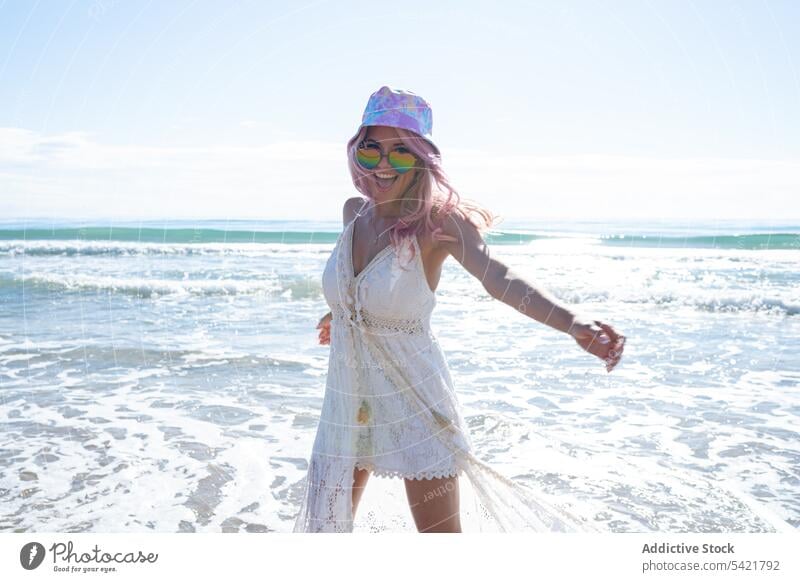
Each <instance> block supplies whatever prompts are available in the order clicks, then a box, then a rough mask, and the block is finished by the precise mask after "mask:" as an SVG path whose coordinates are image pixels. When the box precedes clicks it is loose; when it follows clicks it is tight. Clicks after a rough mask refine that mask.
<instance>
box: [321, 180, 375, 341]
mask: <svg viewBox="0 0 800 582" xmlns="http://www.w3.org/2000/svg"><path fill="white" fill-rule="evenodd" d="M363 203H364V198H362V197H361V196H354V197H352V198H348V199H347V200H345V202H344V206H343V207H342V228H344V227H346V226H347V225H348V224H350V221H351V220H353V219H354V218H355V217H356V214H357V213H358V211H359V209H360V208H361V205H362V204H363ZM331 319H333V314H332V313H331V312H330V311H329V312H328V313H326V314H325V315H323V316H322V319H320V320H319V323H317V329H318V330H320V331H319V343H320V344H321V345H324V346H326V345H329V344H330V343H331Z"/></svg>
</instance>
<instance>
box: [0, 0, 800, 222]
mask: <svg viewBox="0 0 800 582" xmlns="http://www.w3.org/2000/svg"><path fill="white" fill-rule="evenodd" d="M426 4H427V5H426ZM798 23H800V3H798V2H790V1H776V0H761V1H756V0H753V1H748V2H736V1H719V2H712V1H700V0H696V1H679V0H676V1H672V0H670V1H655V0H637V1H630V2H613V1H603V2H549V1H548V2H470V1H463V0H461V1H443V2H440V1H436V2H429V3H425V4H423V3H402V2H395V3H385V2H347V1H344V2H342V1H337V2H333V1H318V2H304V1H302V0H298V1H295V2H288V1H287V2H269V1H267V2H261V1H255V0H252V1H251V0H239V1H231V2H210V1H202V0H198V1H183V0H181V1H152V2H147V1H137V2H133V1H129V0H74V1H69V0H67V1H63V2H62V1H55V0H50V1H47V0H42V1H40V2H36V1H35V0H31V1H17V0H6V1H5V2H3V0H0V215H2V216H5V217H12V216H41V217H54V218H57V217H58V216H64V217H91V216H98V217H112V216H113V217H121V218H124V217H157V216H170V217H180V216H183V217H209V218H211V217H213V218H304V217H305V218H312V219H326V218H327V219H336V218H338V217H339V216H340V208H341V203H342V201H343V200H344V199H345V198H346V197H348V196H352V195H355V194H356V192H355V189H354V188H353V186H352V184H351V183H350V178H349V174H348V172H347V169H346V166H345V158H344V144H345V142H346V141H347V139H348V138H349V137H350V136H351V135H352V134H353V133H354V131H355V129H356V128H357V126H358V123H359V122H360V117H361V113H362V111H363V108H364V106H365V104H366V101H367V98H368V97H369V94H370V93H372V92H373V91H375V90H376V89H378V88H379V87H380V86H381V85H390V86H394V87H399V88H404V89H409V90H412V91H414V92H416V93H418V94H420V95H422V96H423V97H425V98H426V99H427V100H428V101H429V102H430V103H431V105H432V106H433V111H434V130H433V135H434V139H436V141H437V143H439V144H440V147H441V149H442V151H443V157H444V164H445V169H447V170H448V171H449V172H450V174H451V176H452V177H453V179H454V181H455V184H456V186H457V187H458V188H459V189H460V191H461V192H462V194H463V195H464V196H467V197H469V198H474V199H477V200H480V201H482V202H484V203H486V204H488V205H490V206H492V207H493V208H494V209H496V210H498V211H500V212H501V213H503V214H504V215H506V216H519V217H543V218H548V217H552V218H557V217H558V218H568V217H574V218H581V219H583V218H600V219H606V218H613V217H621V218H626V217H632V218H648V217H649V218H687V219H702V218H726V217H729V218H746V217H753V218H766V219H769V218H787V217H800V202H797V200H798V199H799V198H800V196H797V195H796V194H797V192H798V190H800V40H798V37H800V35H798ZM615 200H616V203H615V202H614V201H615Z"/></svg>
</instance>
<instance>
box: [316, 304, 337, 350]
mask: <svg viewBox="0 0 800 582" xmlns="http://www.w3.org/2000/svg"><path fill="white" fill-rule="evenodd" d="M331 319H333V314H332V313H331V312H330V311H329V312H328V313H326V314H325V315H323V316H322V319H320V320H319V323H318V324H317V329H318V330H319V343H320V345H323V346H327V345H328V344H330V343H331Z"/></svg>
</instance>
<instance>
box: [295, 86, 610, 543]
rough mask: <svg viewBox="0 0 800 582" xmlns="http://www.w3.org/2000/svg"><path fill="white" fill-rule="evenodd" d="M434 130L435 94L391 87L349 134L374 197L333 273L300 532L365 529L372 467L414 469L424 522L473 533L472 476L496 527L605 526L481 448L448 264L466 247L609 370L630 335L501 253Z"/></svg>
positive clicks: (534, 312) (408, 480)
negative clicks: (457, 184)
mask: <svg viewBox="0 0 800 582" xmlns="http://www.w3.org/2000/svg"><path fill="white" fill-rule="evenodd" d="M431 129H432V114H431V110H430V107H429V106H428V104H427V103H426V102H425V101H424V100H423V99H422V98H420V97H419V96H417V95H415V94H413V93H411V92H409V91H402V90H395V89H392V88H390V87H386V86H384V87H381V89H379V90H378V91H377V92H375V93H373V94H372V96H371V97H370V99H369V102H368V103H367V108H366V111H365V112H364V115H363V118H362V123H361V126H360V127H359V129H358V131H357V132H356V135H355V136H354V137H353V138H352V139H351V140H350V141H349V142H348V144H347V152H348V159H349V167H350V172H351V175H352V177H353V183H354V184H355V187H356V189H357V190H358V191H359V192H361V193H362V194H363V195H364V196H365V197H366V200H364V199H361V198H358V197H357V198H351V199H349V200H348V201H347V202H346V203H345V204H344V209H343V222H344V229H343V231H342V234H341V235H340V236H339V239H338V240H337V242H336V245H335V247H334V250H333V253H332V254H331V256H330V257H329V259H328V262H327V263H326V265H325V270H324V273H323V277H322V279H323V292H324V295H325V299H326V301H327V302H328V305H329V306H330V307H331V312H329V313H328V314H326V315H325V317H323V318H322V320H321V321H320V323H319V325H318V326H317V327H318V328H319V329H320V330H321V331H320V335H319V337H320V343H322V344H326V345H327V344H330V346H331V356H330V360H329V367H328V377H327V386H326V390H325V397H324V401H323V406H322V413H321V418H320V424H319V427H318V430H317V435H316V438H315V441H314V447H313V450H312V454H311V460H310V463H309V469H308V474H307V476H306V484H305V495H304V497H303V501H302V507H301V511H300V514H299V515H298V516H297V520H296V523H295V531H299V532H322V531H344V532H349V531H352V528H353V520H354V518H355V513H356V509H357V507H358V503H359V500H360V498H361V495H362V493H363V491H364V487H365V486H366V483H367V480H368V477H369V475H370V474H371V473H374V474H375V475H378V476H388V477H400V478H403V479H404V482H405V488H406V493H407V497H408V501H409V506H410V508H411V513H412V516H413V518H414V521H415V524H416V526H417V529H418V531H420V532H460V531H461V513H462V510H463V508H461V507H460V488H459V485H460V484H459V477H460V476H466V477H467V478H468V483H469V485H470V486H471V490H472V491H473V492H474V494H475V497H474V501H475V502H476V506H477V508H478V514H479V515H480V517H481V519H482V520H483V521H482V522H481V523H485V522H491V524H492V526H493V527H494V528H495V529H499V530H501V531H510V530H511V531H517V530H523V529H533V530H536V531H553V530H557V531H578V530H584V531H586V530H592V529H594V528H592V526H591V525H589V524H587V523H584V522H583V520H582V519H581V518H579V517H576V516H573V515H571V514H570V513H568V512H566V511H564V510H562V509H560V508H558V507H555V506H554V505H552V504H549V503H547V502H546V501H544V500H543V499H542V496H541V495H540V494H537V493H536V492H535V491H533V490H532V489H530V488H528V487H526V486H523V485H522V484H520V483H517V482H515V481H513V480H511V479H508V478H507V477H505V476H503V475H501V474H500V473H498V472H497V471H495V470H494V469H492V468H491V467H489V466H488V465H487V464H486V463H484V462H483V461H481V460H480V459H478V458H477V457H476V456H475V455H474V454H473V453H472V444H471V441H470V438H469V434H468V431H467V430H466V425H465V423H464V419H463V417H462V415H461V410H460V405H459V403H458V400H457V397H456V394H455V391H454V389H453V384H452V381H451V378H450V374H449V370H448V367H447V363H446V361H445V358H444V355H443V353H442V351H441V349H440V347H439V344H438V342H437V341H436V338H435V336H434V335H433V334H432V333H431V330H430V326H429V323H430V315H431V312H432V310H433V307H434V306H435V304H436V295H435V291H436V289H437V286H438V284H439V277H440V275H441V268H442V263H443V262H444V260H445V259H446V258H447V256H448V255H452V256H453V257H455V259H456V260H457V261H458V262H459V263H460V264H461V265H462V266H463V267H464V268H465V269H466V270H467V271H468V272H469V273H471V274H472V275H473V276H475V277H476V278H477V279H479V280H480V281H481V283H482V284H483V286H484V288H485V289H486V291H487V292H488V293H489V294H490V295H491V296H492V297H494V298H496V299H499V300H500V301H503V302H504V303H507V304H508V305H510V306H512V307H514V308H516V309H518V310H519V311H520V312H521V313H523V314H525V315H527V316H528V317H531V318H532V319H535V320H537V321H539V322H542V323H545V324H547V325H549V326H550V327H553V328H554V329H557V330H559V331H562V332H565V333H569V334H570V335H571V336H572V337H573V338H574V339H575V341H576V342H577V343H578V345H579V346H580V347H581V348H583V349H584V350H586V351H587V352H589V353H590V354H592V355H594V356H597V357H599V358H601V359H603V360H605V362H606V368H607V370H608V371H611V369H613V367H614V366H615V365H616V364H617V363H618V362H619V360H620V358H621V356H622V350H623V347H624V341H625V338H624V336H621V335H620V334H618V333H617V332H616V331H615V330H614V329H613V328H612V327H611V326H609V325H606V324H604V323H601V322H599V321H596V320H595V321H590V320H585V319H582V318H580V317H578V316H577V315H575V314H574V313H572V312H571V311H569V310H568V309H567V308H565V307H564V306H563V305H561V304H559V303H557V302H556V301H555V300H554V299H552V298H551V297H549V296H548V295H547V294H546V293H545V292H544V291H542V290H541V289H538V288H536V287H535V286H533V285H532V284H530V283H528V282H526V281H525V280H523V279H522V278H520V277H518V276H516V275H514V274H512V272H511V270H510V269H509V268H508V267H507V266H506V265H504V264H503V263H502V262H500V261H498V260H497V259H494V258H492V257H491V256H490V253H489V249H488V247H487V246H486V244H485V243H484V241H483V239H482V237H481V234H480V232H481V230H483V229H486V228H488V227H490V226H491V225H492V223H493V216H492V214H491V213H489V212H488V211H486V210H484V209H482V208H480V207H478V206H477V205H475V204H472V203H468V202H466V201H463V200H461V199H460V197H459V196H458V194H457V192H456V191H455V190H454V189H453V188H452V186H451V185H450V183H449V182H448V180H447V177H446V175H445V173H444V171H443V170H442V167H441V154H440V152H439V149H438V148H437V147H436V145H435V144H434V143H433V140H432V137H431ZM445 190H446V191H447V195H446V196H445V195H444V191H445ZM474 215H477V216H478V217H479V222H480V224H479V223H476V222H474V221H473V216H474Z"/></svg>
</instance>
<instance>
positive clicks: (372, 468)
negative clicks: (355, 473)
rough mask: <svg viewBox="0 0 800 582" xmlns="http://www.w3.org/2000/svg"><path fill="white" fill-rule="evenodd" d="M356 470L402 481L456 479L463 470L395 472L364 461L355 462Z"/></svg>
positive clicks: (455, 468) (452, 468)
mask: <svg viewBox="0 0 800 582" xmlns="http://www.w3.org/2000/svg"><path fill="white" fill-rule="evenodd" d="M355 467H356V469H363V470H365V471H369V472H370V473H372V474H373V475H375V476H376V477H396V478H402V479H416V480H418V481H419V480H422V479H441V478H443V477H458V476H459V475H461V473H463V469H460V468H459V467H450V468H448V469H436V470H433V471H417V472H404V471H395V470H393V469H382V468H381V467H377V466H376V465H374V464H372V463H368V462H365V461H356V464H355Z"/></svg>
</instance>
